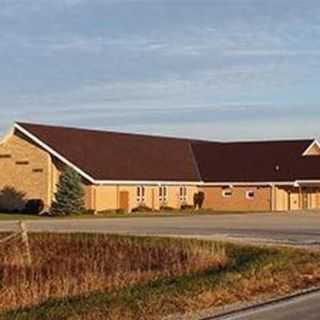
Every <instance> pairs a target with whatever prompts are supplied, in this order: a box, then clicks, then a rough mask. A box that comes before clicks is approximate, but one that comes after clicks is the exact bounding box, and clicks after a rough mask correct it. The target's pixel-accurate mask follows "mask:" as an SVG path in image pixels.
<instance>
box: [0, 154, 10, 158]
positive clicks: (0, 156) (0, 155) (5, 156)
mask: <svg viewBox="0 0 320 320" xmlns="http://www.w3.org/2000/svg"><path fill="white" fill-rule="evenodd" d="M10 158H11V155H10V154H0V159H10Z"/></svg>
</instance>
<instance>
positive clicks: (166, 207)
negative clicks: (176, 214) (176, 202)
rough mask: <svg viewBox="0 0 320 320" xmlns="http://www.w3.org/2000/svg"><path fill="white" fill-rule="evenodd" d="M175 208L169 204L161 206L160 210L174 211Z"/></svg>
mask: <svg viewBox="0 0 320 320" xmlns="http://www.w3.org/2000/svg"><path fill="white" fill-rule="evenodd" d="M174 210H176V209H175V208H172V207H169V206H161V207H160V211H174Z"/></svg>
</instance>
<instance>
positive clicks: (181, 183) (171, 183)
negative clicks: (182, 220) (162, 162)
mask: <svg viewBox="0 0 320 320" xmlns="http://www.w3.org/2000/svg"><path fill="white" fill-rule="evenodd" d="M14 129H17V130H19V131H20V132H22V133H23V134H24V135H26V136H27V137H28V138H30V139H31V140H32V141H34V142H35V143H37V144H38V145H39V146H41V147H42V148H43V149H45V150H46V151H48V152H49V153H50V154H52V155H53V156H55V157H56V158H57V159H59V160H60V161H61V162H63V163H64V164H66V165H68V166H69V167H71V168H73V169H74V170H75V171H76V172H78V173H79V174H80V175H81V176H82V177H84V178H85V179H87V180H88V181H90V182H91V183H93V184H96V185H114V184H116V185H117V184H118V185H155V186H160V185H168V186H188V185H189V186H199V187H200V186H204V187H206V186H208V187H209V186H225V185H228V186H274V185H278V186H286V185H290V186H299V184H300V183H320V180H297V181H283V182H275V181H271V182H203V181H161V180H159V181H150V180H146V181H141V180H95V179H94V178H93V177H91V176H90V175H89V174H87V173H86V172H84V171H83V170H81V169H80V168H79V167H77V166H76V165H75V164H73V163H72V162H70V161H69V160H67V159H66V158H64V157H63V156H62V155H60V154H59V153H58V152H56V151H55V150H53V149H52V148H51V147H49V146H48V145H47V144H45V143H44V142H43V141H41V140H40V139H39V138H37V137H36V136H35V135H33V134H32V133H30V132H29V131H28V130H26V129H24V128H23V127H22V126H20V125H19V124H17V123H15V124H14V127H13V129H11V130H10V131H9V132H8V134H7V135H6V136H5V137H4V139H2V140H1V141H0V144H2V143H4V142H5V141H7V140H8V139H9V138H10V137H11V136H12V135H13V133H14ZM314 144H317V146H319V148H320V143H319V142H318V141H317V140H314V142H313V143H312V144H311V145H310V146H309V147H308V149H307V150H306V151H305V153H307V152H308V151H309V150H310V148H312V146H313V145H314Z"/></svg>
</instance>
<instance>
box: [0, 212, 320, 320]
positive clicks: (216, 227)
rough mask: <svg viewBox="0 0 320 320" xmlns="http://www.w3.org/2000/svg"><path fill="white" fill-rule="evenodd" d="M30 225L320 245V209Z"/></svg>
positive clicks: (33, 226) (32, 225)
mask: <svg viewBox="0 0 320 320" xmlns="http://www.w3.org/2000/svg"><path fill="white" fill-rule="evenodd" d="M16 225H17V223H16V222H12V221H10V222H9V221H8V222H6V221H3V222H0V231H9V230H15V228H16ZM27 227H28V230H30V231H49V232H103V233H121V234H133V235H171V236H186V237H198V238H209V239H210V238H212V239H215V238H222V239H234V240H243V239H249V240H250V239H251V240H254V241H263V242H272V243H278V242H281V243H284V244H293V245H320V212H299V213H257V214H252V213H251V214H230V215H228V214H223V215H199V216H185V217H151V218H139V217H137V218H107V219H62V220H58V219H52V220H50V219H45V220H34V221H28V222H27ZM319 319H320V317H319Z"/></svg>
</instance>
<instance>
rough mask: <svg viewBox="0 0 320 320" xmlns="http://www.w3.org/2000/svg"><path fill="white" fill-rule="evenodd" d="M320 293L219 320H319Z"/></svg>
mask: <svg viewBox="0 0 320 320" xmlns="http://www.w3.org/2000/svg"><path fill="white" fill-rule="evenodd" d="M319 302H320V293H314V294H309V295H305V296H302V297H300V298H295V299H292V300H290V301H287V302H282V303H278V304H275V305H271V306H268V307H265V308H258V309H256V310H254V311H249V312H244V313H241V314H236V315H233V316H229V317H223V318H220V319H219V320H319V319H320V303H319Z"/></svg>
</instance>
